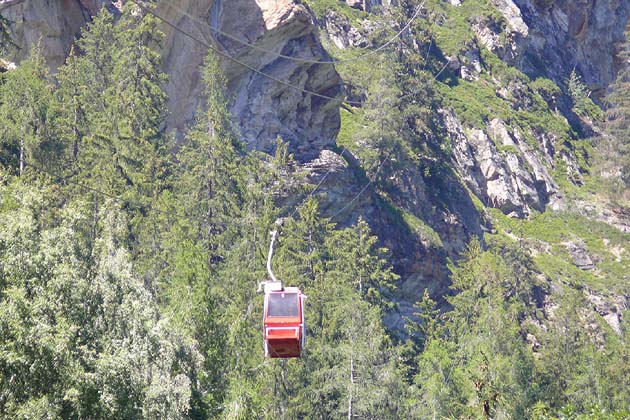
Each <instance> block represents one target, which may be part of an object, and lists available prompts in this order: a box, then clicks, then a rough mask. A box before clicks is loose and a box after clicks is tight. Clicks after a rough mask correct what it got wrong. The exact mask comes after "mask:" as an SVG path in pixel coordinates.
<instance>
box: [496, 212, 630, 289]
mask: <svg viewBox="0 0 630 420" xmlns="http://www.w3.org/2000/svg"><path fill="white" fill-rule="evenodd" d="M490 212H491V214H492V216H493V219H494V220H495V221H496V223H497V226H499V227H500V228H501V230H502V231H509V232H513V233H514V235H516V236H517V237H519V238H520V239H521V240H523V241H525V242H526V243H531V246H532V247H533V248H534V249H536V248H541V245H542V248H543V249H542V250H541V251H539V252H538V253H537V255H536V256H535V257H534V261H535V262H536V264H537V265H538V266H539V268H540V269H541V270H542V271H543V272H544V273H545V274H546V275H547V276H549V277H550V278H552V279H555V280H558V281H562V282H567V283H569V284H572V285H574V286H584V285H586V286H588V287H590V288H593V289H596V290H599V291H601V292H613V293H621V294H623V293H627V292H628V285H627V277H626V276H627V273H628V270H630V254H629V253H628V251H629V250H628V248H627V244H628V243H629V240H630V235H628V234H626V233H622V232H620V231H619V230H617V229H615V228H613V227H612V226H610V225H608V224H606V223H603V222H596V221H593V220H591V219H588V218H586V217H584V216H580V215H578V214H575V213H551V212H545V213H542V214H539V215H536V216H534V217H532V218H531V219H529V220H515V219H511V218H509V217H506V216H504V215H503V214H502V213H501V212H500V211H498V210H495V209H490ZM575 241H584V243H585V244H586V248H587V252H588V254H589V255H590V257H591V259H593V260H594V261H596V262H597V263H596V267H597V268H596V269H595V270H590V271H585V270H580V269H579V268H577V267H576V266H575V265H574V263H573V260H572V257H571V256H570V254H569V252H568V250H567V245H566V244H567V243H569V242H575ZM545 245H546V246H545ZM547 247H548V248H547Z"/></svg>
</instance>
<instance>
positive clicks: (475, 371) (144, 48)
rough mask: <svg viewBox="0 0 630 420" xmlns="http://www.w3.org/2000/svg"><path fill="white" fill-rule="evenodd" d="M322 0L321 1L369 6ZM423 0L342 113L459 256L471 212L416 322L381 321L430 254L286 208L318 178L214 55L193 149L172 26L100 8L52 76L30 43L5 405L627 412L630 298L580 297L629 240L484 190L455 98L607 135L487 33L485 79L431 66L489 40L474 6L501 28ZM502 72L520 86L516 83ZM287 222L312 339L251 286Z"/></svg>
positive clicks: (619, 114) (18, 83)
mask: <svg viewBox="0 0 630 420" xmlns="http://www.w3.org/2000/svg"><path fill="white" fill-rule="evenodd" d="M308 3H309V5H310V6H311V7H312V8H313V9H314V10H315V11H316V13H317V14H318V15H319V16H320V17H321V16H322V14H323V13H324V12H325V10H327V9H328V8H330V9H332V10H336V11H339V12H340V13H344V14H347V16H348V17H349V18H351V21H352V22H354V23H356V22H357V21H358V20H359V19H364V18H365V17H366V16H367V15H366V14H365V13H363V12H360V11H357V10H354V9H351V8H349V7H348V6H347V5H346V4H345V3H344V2H339V1H336V0H335V1H333V0H321V1H315V0H312V1H309V2H308ZM402 3H403V4H401V5H400V6H401V8H402V7H404V8H406V9H408V10H411V9H413V7H415V6H416V5H417V3H416V2H402ZM428 6H429V8H430V13H431V15H432V16H437V17H439V19H437V20H435V21H434V22H433V23H431V24H429V23H428V22H425V21H419V22H416V24H414V25H412V28H411V29H410V31H411V33H412V35H411V36H408V37H403V38H402V39H401V40H399V41H398V42H397V43H396V44H395V45H393V48H392V51H389V52H388V53H385V54H383V55H382V56H380V58H379V59H378V60H376V59H375V60H374V61H370V62H369V63H367V64H366V63H356V64H349V65H348V66H347V67H346V68H345V69H344V70H343V75H344V78H345V80H346V81H347V82H348V83H351V84H352V85H353V90H354V91H355V92H353V93H356V94H357V95H358V96H361V97H364V98H365V101H364V104H363V106H362V107H360V108H359V107H357V108H345V109H342V110H341V111H340V112H341V118H342V126H341V131H340V133H339V137H338V139H337V144H338V146H340V147H345V148H347V149H348V150H349V151H351V152H352V153H353V154H354V155H355V156H356V157H357V158H358V161H359V163H358V164H354V163H353V169H354V170H355V175H356V178H357V179H361V183H362V184H363V182H364V181H368V180H369V182H370V186H371V187H372V188H373V190H374V191H373V194H372V198H373V200H374V201H375V203H376V204H375V206H374V209H375V211H376V212H383V213H384V214H385V216H386V217H387V218H388V220H391V221H392V224H393V226H392V228H393V229H394V228H395V229H396V231H397V232H405V233H408V234H409V236H410V237H413V239H417V240H418V243H419V244H420V245H421V246H423V247H424V250H426V252H427V253H431V252H435V253H440V254H446V253H447V252H450V251H448V250H447V249H448V248H454V247H455V246H454V245H453V242H455V241H457V240H460V239H458V238H459V237H462V235H464V234H462V233H460V232H458V231H456V229H457V228H462V229H466V228H468V229H470V230H469V231H466V232H465V235H468V236H469V237H472V240H470V243H469V244H468V245H467V247H466V249H465V250H464V252H463V253H462V255H459V256H458V255H454V254H451V255H448V257H450V258H449V261H451V258H452V261H453V262H451V263H450V265H449V267H448V269H449V270H450V271H449V272H450V280H451V281H452V284H451V290H450V293H449V294H448V295H447V296H433V297H431V296H429V294H428V293H425V294H424V296H423V298H422V300H421V301H420V302H417V304H416V311H417V313H415V314H414V315H413V316H410V318H408V319H407V322H406V325H405V333H404V334H403V333H402V332H401V331H391V330H388V329H387V327H386V326H385V324H384V322H383V319H384V318H386V317H387V316H394V317H395V316H398V314H397V313H396V312H395V311H396V310H398V309H399V308H397V303H396V301H395V299H396V298H397V297H399V296H400V295H397V294H398V293H404V291H399V290H398V286H399V285H400V281H399V280H400V279H399V276H398V275H397V274H396V273H395V271H394V268H393V263H394V262H395V263H396V264H397V267H398V266H402V265H404V264H409V263H411V264H419V263H422V261H416V260H414V261H410V260H411V258H409V259H407V260H402V259H396V260H395V259H394V258H393V257H392V255H391V253H390V251H389V250H387V249H385V248H383V247H381V246H380V245H379V240H378V238H377V237H375V236H374V235H373V234H372V231H371V229H370V226H369V224H368V223H367V222H366V221H365V220H364V219H363V218H361V217H357V219H356V221H355V222H354V223H348V225H346V226H336V225H335V224H334V223H333V222H332V221H331V220H330V219H327V218H325V217H323V216H322V214H321V212H320V209H319V201H318V200H319V199H318V195H317V194H314V195H313V196H310V197H308V199H307V200H305V201H304V202H302V200H299V202H300V203H301V204H300V205H299V206H297V207H296V206H291V207H290V208H283V207H281V206H280V205H279V204H278V203H279V202H283V200H284V199H285V198H286V197H304V196H305V195H306V193H305V191H307V188H306V187H304V185H301V184H303V182H301V181H303V175H302V174H301V173H300V171H299V170H298V169H296V168H297V167H298V165H297V164H296V162H294V161H293V157H292V156H291V155H290V154H289V153H288V145H287V144H286V143H284V142H283V141H282V139H278V141H277V143H276V151H275V154H274V155H267V154H263V153H260V152H256V151H248V150H247V148H246V147H245V145H244V144H243V143H242V142H241V139H240V138H239V134H238V132H237V131H236V130H235V129H234V125H233V122H232V120H231V118H232V117H231V115H230V113H229V103H228V100H227V99H226V94H225V89H226V78H225V76H224V75H223V74H222V72H221V69H220V66H219V63H218V61H217V59H216V57H214V56H213V54H211V53H209V54H208V55H207V57H206V59H205V62H204V65H203V68H202V69H201V75H202V79H203V83H204V90H203V98H204V101H205V103H204V104H203V106H202V107H201V108H200V109H199V110H198V112H197V119H196V121H195V122H194V124H193V125H192V127H190V128H189V129H188V130H187V131H186V132H185V133H183V139H182V141H181V142H179V143H177V144H176V142H175V140H174V139H173V138H172V137H171V135H169V134H167V133H165V132H164V131H163V128H164V123H165V116H166V108H165V103H166V100H167V98H166V95H165V93H164V91H163V88H162V87H163V86H164V83H165V80H166V77H165V74H163V73H162V71H161V68H162V63H161V58H160V56H159V55H158V54H157V53H156V52H155V51H154V50H153V49H152V48H150V46H152V45H155V43H158V42H160V40H161V39H162V34H161V33H160V31H159V30H158V26H157V22H156V21H155V20H154V19H152V18H151V17H150V16H143V15H142V14H141V13H137V10H134V9H133V5H130V4H127V6H125V8H124V9H123V12H122V15H121V16H120V17H119V18H118V19H114V18H113V17H112V16H111V15H110V14H109V13H108V12H107V11H106V10H104V11H103V12H101V13H100V14H99V15H98V16H96V17H95V18H94V20H93V22H92V23H91V24H90V25H89V26H88V27H87V28H86V29H85V31H84V32H83V34H82V36H81V39H80V40H79V41H78V42H77V47H76V50H75V51H74V52H73V53H72V54H71V55H70V57H68V60H67V62H66V63H65V64H64V65H63V66H61V67H60V68H59V69H58V71H57V73H56V74H55V75H54V76H51V75H50V74H49V73H48V71H47V70H46V66H45V63H44V61H43V59H42V58H41V55H40V54H39V53H38V51H37V50H34V51H32V53H31V55H30V57H29V58H28V59H27V60H25V61H23V62H21V63H20V66H19V67H18V68H17V69H16V70H13V71H10V72H5V73H2V74H0V218H1V220H2V222H3V223H2V224H0V413H2V414H1V416H2V418H8V419H24V420H26V419H45V418H59V419H88V418H89V419H137V418H147V419H248V420H249V419H297V418H308V419H310V418H320V419H330V418H362V419H363V418H365V419H399V418H401V419H402V418H404V419H427V418H449V419H462V418H470V419H473V418H474V419H509V418H514V419H521V418H522V419H532V420H543V419H545V420H555V419H560V418H561V419H574V420H578V419H589V420H590V419H595V418H597V419H599V418H610V419H617V418H618V419H622V418H626V417H628V411H629V410H630V401H628V398H627V391H626V389H627V388H628V386H629V384H628V378H630V366H629V365H628V363H627V361H628V358H629V357H630V354H629V349H630V346H628V333H629V332H630V325H628V319H629V318H628V317H629V316H630V315H629V314H624V316H622V317H621V318H620V320H621V321H620V325H619V328H618V329H615V330H613V328H612V327H610V326H609V325H608V324H607V323H606V322H605V321H604V320H603V319H602V318H601V317H600V316H599V315H597V314H596V313H595V312H594V311H591V310H588V309H587V308H589V307H591V306H592V304H591V302H590V301H589V300H588V299H589V296H588V293H599V294H600V295H603V296H607V295H611V294H628V293H629V292H630V290H629V289H628V285H627V283H628V282H627V273H628V271H629V270H630V254H629V253H630V250H629V249H628V248H627V246H628V245H627V244H628V243H630V241H629V239H630V235H628V234H624V233H621V232H619V231H617V230H615V229H614V228H612V227H610V226H609V225H607V224H604V223H599V222H594V221H592V220H590V219H588V218H586V217H584V216H580V215H577V214H574V213H569V212H566V213H558V212H556V213H552V212H544V213H541V214H534V215H532V216H531V218H530V219H527V220H518V219H513V218H509V217H507V216H505V215H503V214H502V213H501V212H499V211H498V210H493V209H489V210H488V209H486V208H485V206H484V204H483V203H482V202H481V201H480V200H479V198H477V197H474V196H473V197H472V198H470V199H469V198H468V197H467V194H470V191H469V190H468V189H467V188H466V187H465V186H463V185H462V184H463V181H462V180H461V179H460V178H459V175H457V174H455V172H454V171H453V169H452V168H451V166H450V165H451V162H452V156H451V154H452V150H451V149H452V148H453V147H454V146H455V145H452V144H451V143H450V140H449V137H448V134H447V133H446V132H445V129H444V127H443V126H442V120H441V118H440V116H439V114H438V113H437V110H438V109H441V108H444V107H450V108H451V109H453V110H454V112H455V113H456V114H457V116H458V117H459V118H460V120H461V121H463V122H464V124H465V126H466V127H468V128H472V127H485V125H486V124H487V123H488V122H489V121H490V120H492V119H493V118H501V119H502V120H503V121H504V122H505V124H506V125H507V126H508V127H509V128H510V129H512V130H515V131H516V130H517V131H518V132H519V133H521V134H522V136H523V138H524V139H525V141H527V142H528V144H530V145H531V146H532V147H535V148H540V147H541V146H540V145H538V144H537V143H536V142H537V141H536V140H535V138H536V137H535V136H534V135H533V133H539V132H543V133H545V134H546V135H548V136H554V137H555V138H556V139H557V141H556V144H557V147H558V152H559V151H570V153H571V154H572V155H573V156H575V157H576V159H577V161H578V163H579V165H580V166H582V167H583V168H582V169H584V170H586V169H588V167H589V165H591V162H592V155H593V154H594V153H596V151H597V145H596V146H595V147H593V146H592V145H591V144H590V142H588V141H587V140H585V139H582V138H580V137H579V135H578V134H577V133H575V132H574V131H573V130H572V129H571V127H570V126H569V124H568V122H567V120H566V119H565V118H564V117H563V116H562V115H561V114H560V112H559V111H557V110H555V109H552V108H553V104H554V103H555V101H556V100H557V96H558V95H562V91H561V89H560V88H559V87H558V86H557V85H555V84H554V83H553V82H551V81H550V80H547V79H542V78H539V79H535V80H530V79H529V78H528V77H527V76H525V75H523V74H522V73H520V72H519V71H517V70H515V69H513V68H510V67H509V66H507V65H505V63H503V62H501V61H500V60H499V59H498V57H496V56H495V55H494V54H491V53H483V54H482V58H483V61H484V63H483V65H484V70H483V71H482V74H481V75H480V77H479V79H478V80H476V81H465V80H460V79H458V78H456V77H455V76H454V75H452V74H445V77H444V78H443V79H441V80H444V81H443V82H440V81H434V80H433V74H432V71H433V69H434V68H435V67H436V66H437V68H440V67H441V64H440V63H443V60H442V59H441V58H440V53H432V52H431V50H429V49H428V45H429V43H433V42H435V44H436V45H435V46H433V47H432V48H436V50H441V51H442V52H444V53H449V54H454V53H457V52H460V51H462V49H463V48H466V45H467V44H469V43H472V42H475V40H474V38H473V36H472V34H471V31H470V26H471V25H473V24H475V23H478V22H479V19H485V21H486V23H487V22H490V23H491V24H492V25H497V26H498V27H502V25H504V24H505V23H504V22H503V19H502V18H501V17H500V16H499V14H498V13H497V12H496V10H495V9H494V7H493V6H491V4H490V3H489V2H485V1H481V0H470V1H464V2H463V4H462V5H461V7H453V6H451V5H449V4H447V3H445V2H438V1H430V2H429V4H428ZM401 8H394V9H392V10H393V12H392V15H391V16H389V15H388V16H389V18H393V19H400V18H401V16H403V14H402V12H401V10H402V9H401ZM375 19H376V18H375ZM379 19H380V18H379ZM383 21H385V19H384V18H383ZM429 30H431V31H433V32H431V36H428V35H427V31H429ZM433 35H435V36H433ZM432 38H434V41H431V39H432ZM416 42H417V43H418V44H422V45H417V44H416ZM357 51H358V50H355V51H352V52H350V53H349V54H355V53H356V52H357ZM401 51H404V52H405V53H404V54H401V53H400V52H401ZM418 51H422V54H420V53H418ZM426 51H428V52H429V54H426ZM343 54H348V53H344V52H340V53H339V56H340V57H341V56H343ZM436 63H437V64H436ZM367 68H369V70H370V71H366V69H367ZM626 76H627V74H626ZM624 77H625V76H624ZM493 78H496V79H497V80H499V79H500V81H501V83H504V84H506V85H510V84H511V85H510V86H511V87H513V88H514V89H513V90H512V91H511V93H510V94H509V95H503V94H502V96H499V95H498V94H497V84H496V82H495V81H494V79H493ZM624 86H625V85H624ZM618 95H619V96H616V97H615V96H613V97H612V98H613V99H614V104H615V108H614V109H615V118H614V120H612V121H611V122H613V123H614V124H612V127H613V131H612V132H614V133H616V135H619V136H621V135H622V134H623V132H624V131H623V130H624V127H625V125H624V123H623V121H625V114H624V109H625V108H624V103H625V102H624V100H625V99H624V97H623V93H622V92H619V91H618ZM578 96H579V95H578ZM611 100H612V99H611ZM587 105H588V104H587ZM576 106H577V105H576ZM587 108H588V106H587V107H586V108H585V109H586V111H587V112H588V109H587ZM576 109H577V108H576ZM611 109H612V108H611ZM615 130H621V131H615ZM497 147H498V149H499V150H500V151H501V152H502V153H514V154H516V153H517V150H516V149H515V148H514V147H511V146H505V145H497ZM624 156H625V155H624ZM561 162H563V161H562V159H560V158H558V164H557V165H556V171H557V173H558V177H559V178H562V179H564V180H566V177H567V175H568V174H567V172H568V169H566V168H565V167H563V166H562V164H561ZM624 162H625V161H624ZM566 182H567V184H568V181H566ZM569 188H571V190H570V192H571V193H573V192H575V191H577V190H579V191H580V193H584V191H583V190H580V189H579V187H577V186H575V185H571V184H568V186H567V190H568V189H569ZM458 189H460V190H461V193H460V192H458ZM466 200H467V201H466ZM459 206H461V207H459ZM462 209H463V210H462ZM294 210H295V212H294ZM467 211H469V212H471V213H474V212H477V214H475V215H473V216H480V217H483V216H485V212H486V211H487V212H488V214H489V216H488V218H490V216H491V218H492V221H493V224H494V228H495V229H496V231H495V230H493V232H494V233H486V234H484V235H483V238H482V239H483V241H481V240H479V239H477V238H476V237H474V232H475V229H476V228H477V226H466V225H465V224H466V223H468V220H475V219H474V218H473V217H472V216H471V218H470V219H466V218H463V217H462V218H461V219H457V216H461V215H462V214H463V213H465V212H467ZM379 216H380V214H379ZM451 216H453V217H451ZM281 217H284V223H283V225H282V226H281V227H278V226H277V225H276V223H275V222H276V220H278V219H279V218H281ZM454 219H457V220H454ZM453 220H454V221H453ZM442 226H445V227H444V228H443V229H442V230H440V229H439V228H438V227H442ZM276 228H279V229H280V230H281V235H280V238H279V241H278V244H277V248H276V253H275V256H274V267H275V271H276V273H277V275H278V277H279V278H281V279H283V280H284V281H285V283H286V284H289V283H290V284H291V285H296V286H299V287H300V288H301V289H302V290H303V291H304V292H305V293H306V295H308V301H307V305H306V318H307V322H308V340H307V343H308V344H307V348H306V349H305V351H304V354H303V357H302V358H300V359H299V360H272V359H264V357H263V349H262V342H261V341H262V334H261V331H260V318H261V307H262V296H260V295H257V294H256V292H255V290H256V287H257V285H258V283H259V282H260V281H262V280H264V279H266V276H267V272H266V270H265V262H266V257H267V255H266V252H267V247H268V245H269V237H268V234H267V232H269V230H271V229H276ZM458 235H459V236H458ZM451 236H452V237H451ZM453 238H454V239H453ZM390 239H392V240H400V241H401V242H402V241H404V240H406V238H395V237H394V238H390ZM447 241H449V242H447ZM450 241H452V242H450ZM569 242H574V243H580V244H582V243H583V247H584V248H585V250H586V251H587V252H588V254H589V256H590V257H591V258H592V259H593V261H594V263H595V268H594V269H592V270H581V269H579V268H577V267H576V266H575V264H574V263H573V260H572V256H571V255H570V253H569V250H568V248H567V244H568V243H569ZM415 245H416V244H414V246H415ZM402 246H405V244H404V243H403V244H402ZM419 248H420V246H419ZM406 257H408V256H406ZM402 269H403V270H404V269H406V267H403V268H402ZM403 285H404V283H403ZM434 299H436V300H438V299H439V300H442V302H443V303H446V304H444V305H442V306H440V307H438V305H437V303H436V302H435V301H434ZM407 315H409V314H407ZM615 328H616V327H615Z"/></svg>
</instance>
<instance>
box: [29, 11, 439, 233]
mask: <svg viewBox="0 0 630 420" xmlns="http://www.w3.org/2000/svg"><path fill="white" fill-rule="evenodd" d="M130 1H132V2H133V3H134V4H136V5H137V6H138V7H140V8H141V9H142V10H144V11H145V12H147V13H149V14H151V15H153V16H155V17H156V18H157V19H159V20H161V21H162V22H164V23H166V24H167V25H168V26H171V27H172V28H174V29H175V30H177V31H179V32H181V33H183V34H184V35H186V36H188V37H189V38H191V39H192V40H194V41H196V42H199V43H200V44H202V45H204V46H206V47H207V48H209V49H211V50H213V51H215V52H217V53H218V54H220V55H222V56H224V57H226V58H228V59H229V60H231V61H234V62H236V63H238V64H240V65H243V66H244V67H246V68H248V69H250V70H252V71H254V72H256V73H258V74H260V75H262V76H264V77H266V78H270V79H271V80H274V81H276V82H278V83H281V84H283V85H285V86H288V87H291V88H293V89H296V90H299V91H302V92H304V93H307V94H311V95H314V96H318V97H322V98H324V99H330V100H335V101H338V102H345V103H348V104H351V105H354V104H357V105H362V103H359V102H353V101H344V100H342V99H339V98H334V97H330V96H326V95H321V94H318V93H317V92H311V91H309V90H306V89H303V88H300V87H298V86H294V85H292V84H290V83H288V82H285V81H282V80H279V79H277V78H275V77H273V76H271V75H268V74H266V73H264V72H262V71H260V70H257V69H255V68H253V67H251V66H249V65H247V64H246V63H242V62H240V61H239V60H237V59H235V58H233V57H231V56H230V55H229V54H226V53H223V52H221V51H218V50H217V49H216V48H215V47H213V46H212V45H210V44H209V43H207V42H205V41H203V40H201V39H198V38H197V37H195V36H194V35H192V34H190V33H188V32H187V31H185V30H183V29H181V28H179V27H178V26H177V25H175V24H173V23H171V22H170V21H168V20H167V19H165V18H163V17H161V16H159V15H157V14H156V13H154V12H153V11H152V10H150V9H149V8H147V7H146V6H144V5H143V4H140V2H138V1H137V0H130ZM423 4H424V3H422V5H423ZM422 5H420V6H419V7H418V9H417V10H416V13H415V14H414V17H413V18H412V19H411V20H410V21H409V22H408V23H407V25H405V27H404V28H403V29H402V30H401V31H400V32H399V34H398V36H399V35H400V33H402V32H403V31H404V29H406V27H408V26H409V25H410V24H411V22H412V21H413V19H414V18H415V16H416V15H417V13H418V11H419V10H420V9H421V7H422ZM391 41H393V39H392V40H390V43H391ZM384 47H385V45H383V46H381V49H382V48H384ZM427 55H428V54H427ZM364 56H365V55H364ZM449 63H450V60H448V61H447V62H446V63H445V64H444V65H443V66H442V68H441V69H440V70H439V71H438V72H437V73H436V74H435V75H434V76H433V77H432V78H431V80H430V82H433V81H435V80H437V78H438V77H439V75H440V74H441V73H442V72H443V71H444V70H445V69H446V67H447V66H448V64H449ZM417 93H419V92H418V91H416V92H410V93H408V94H405V95H403V96H402V97H400V98H399V100H400V99H403V98H406V97H408V96H411V95H415V94H417ZM346 151H347V149H346V148H345V147H344V148H342V151H341V153H340V154H339V156H340V157H343V155H344V153H345V152H346ZM384 163H385V160H383V161H381V162H380V163H379V165H378V168H377V171H376V173H377V174H378V172H380V170H381V168H382V166H383V165H384ZM25 164H26V165H27V166H30V167H32V168H33V169H35V170H37V171H39V172H41V173H45V174H47V175H49V176H50V177H52V178H56V179H57V181H56V183H59V181H60V180H65V182H67V183H69V184H73V185H75V186H78V187H80V188H83V189H85V190H88V191H91V192H94V193H96V194H99V195H101V196H103V197H107V198H110V199H112V200H114V201H117V202H121V203H125V204H128V205H130V206H133V207H135V208H137V209H143V210H152V211H154V212H156V213H159V214H163V215H166V216H167V217H168V219H169V221H170V220H171V217H172V216H173V213H172V212H168V211H164V210H160V209H158V208H155V207H154V206H152V205H150V204H144V203H140V202H138V201H134V200H130V199H126V198H122V197H120V196H116V195H114V194H111V193H107V192H105V191H102V190H99V189H98V188H94V187H91V186H89V185H86V184H84V183H81V182H79V181H70V180H69V178H68V177H67V176H62V175H60V174H58V173H55V172H52V171H50V170H47V169H44V168H42V167H40V166H38V165H35V164H33V163H31V162H29V161H25ZM333 169H334V168H332V167H331V168H330V169H329V170H328V171H327V172H326V173H325V174H324V175H323V177H322V178H321V179H320V181H319V182H318V184H317V185H316V186H315V188H314V189H313V190H312V191H310V192H309V194H307V195H306V197H305V198H304V199H303V200H302V202H301V203H300V204H299V205H298V206H296V208H295V209H294V210H293V212H291V213H290V216H289V217H290V218H292V217H293V216H295V214H296V213H297V211H298V210H299V208H300V207H301V206H302V205H304V203H305V202H306V200H307V199H308V198H309V197H311V196H313V195H314V194H315V193H316V192H317V191H318V189H319V188H320V187H321V185H322V184H323V183H324V181H325V180H326V178H327V177H328V176H329V175H330V174H331V173H332V171H333ZM373 183H374V179H371V180H369V181H368V182H367V183H366V184H365V185H364V186H363V187H362V188H361V189H360V190H359V192H358V193H357V194H356V195H355V196H354V197H353V198H352V199H351V200H350V201H349V202H348V204H346V205H345V206H344V207H343V208H342V209H341V210H339V211H338V212H336V213H335V214H334V215H333V216H332V217H331V219H333V218H335V217H337V216H338V215H339V214H341V213H342V212H343V211H345V210H346V209H348V208H349V207H350V206H352V204H354V203H355V202H356V200H357V199H358V198H359V196H361V195H362V194H363V193H364V192H365V191H366V190H367V189H368V188H369V186H370V185H372V184H373ZM218 224H219V225H223V226H233V225H234V224H225V223H218Z"/></svg>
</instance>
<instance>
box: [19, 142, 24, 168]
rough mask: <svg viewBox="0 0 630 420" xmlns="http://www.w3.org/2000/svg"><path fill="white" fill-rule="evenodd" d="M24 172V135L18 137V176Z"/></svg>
mask: <svg viewBox="0 0 630 420" xmlns="http://www.w3.org/2000/svg"><path fill="white" fill-rule="evenodd" d="M23 173H24V137H22V138H21V139H20V176H22V174H23Z"/></svg>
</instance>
